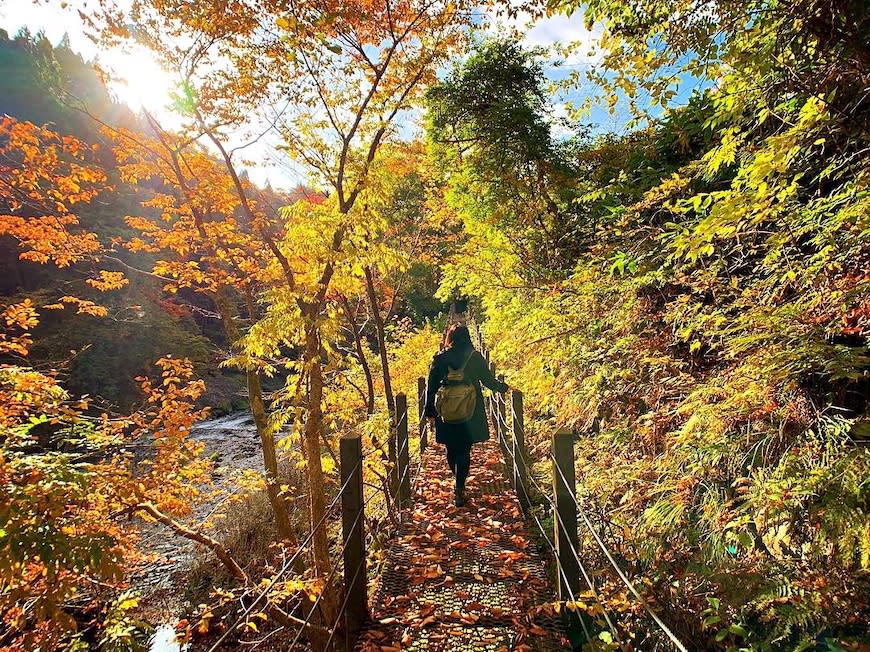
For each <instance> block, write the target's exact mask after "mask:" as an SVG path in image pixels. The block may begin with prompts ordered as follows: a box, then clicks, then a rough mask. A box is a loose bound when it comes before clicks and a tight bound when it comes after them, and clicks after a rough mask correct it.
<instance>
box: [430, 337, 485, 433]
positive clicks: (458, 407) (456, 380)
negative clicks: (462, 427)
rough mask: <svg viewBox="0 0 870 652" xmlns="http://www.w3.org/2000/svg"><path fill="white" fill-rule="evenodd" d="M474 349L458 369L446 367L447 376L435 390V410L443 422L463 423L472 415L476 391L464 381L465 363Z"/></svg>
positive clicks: (475, 401)
mask: <svg viewBox="0 0 870 652" xmlns="http://www.w3.org/2000/svg"><path fill="white" fill-rule="evenodd" d="M473 353H474V350H471V351H469V352H468V357H466V358H465V362H463V363H462V366H461V367H460V368H459V369H451V368H450V367H449V366H448V367H447V378H445V379H444V382H443V384H442V385H441V387H439V388H438V391H437V392H435V411H436V412H438V416H440V417H441V420H442V421H443V422H444V423H454V424H455V423H465V422H466V421H470V420H471V417H472V416H474V407H475V404H476V403H477V392H476V391H475V389H474V385H472V384H471V383H469V382H466V381H465V365H467V364H468V361H469V360H471V355H472V354H473Z"/></svg>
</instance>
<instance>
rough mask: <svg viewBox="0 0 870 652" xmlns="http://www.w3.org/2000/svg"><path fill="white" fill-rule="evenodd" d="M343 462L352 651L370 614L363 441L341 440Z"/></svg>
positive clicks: (347, 617)
mask: <svg viewBox="0 0 870 652" xmlns="http://www.w3.org/2000/svg"><path fill="white" fill-rule="evenodd" d="M339 446H340V448H339V457H340V466H341V486H342V487H344V490H343V491H342V492H341V531H342V536H343V538H344V544H345V545H344V590H345V595H346V597H347V609H346V610H345V613H344V627H345V632H346V639H345V649H346V650H347V651H348V652H350V651H351V650H353V648H354V646H355V645H356V639H357V636H358V635H359V632H360V630H361V629H362V626H363V624H364V623H365V621H366V618H368V596H367V595H366V583H367V582H368V577H367V574H366V549H365V531H364V527H365V515H364V513H363V506H364V501H363V476H362V441H361V440H360V437H359V436H358V435H357V436H355V437H342V438H341V440H340V444H339Z"/></svg>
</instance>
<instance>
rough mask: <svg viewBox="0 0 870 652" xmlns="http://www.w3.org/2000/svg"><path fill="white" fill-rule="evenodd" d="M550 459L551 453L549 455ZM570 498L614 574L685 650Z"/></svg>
mask: <svg viewBox="0 0 870 652" xmlns="http://www.w3.org/2000/svg"><path fill="white" fill-rule="evenodd" d="M550 458H551V459H552V455H551V456H550ZM553 462H554V465H553V466H554V468H555V469H556V470H557V471H558V472H559V475H560V476H561V478H562V482H564V483H565V484H566V485H567V480H566V479H565V475H564V474H563V473H562V469H560V468H559V465H558V464H555V460H553ZM572 499H573V501H574V504H575V505H576V507H577V513H578V514H579V515H580V516H581V517H582V519H583V523H584V524H585V525H586V527H587V529H588V530H589V532H590V533H591V534H592V537H593V538H594V539H595V542H596V543H597V544H598V547H599V548H601V552H603V553H604V556H605V557H607V560H608V561H609V562H610V565H611V566H613V570H615V571H616V574H617V575H619V578H620V579H621V580H622V582H623V584H625V586H626V588H627V589H628V590H629V591H630V592H631V594H632V595H633V596H634V597H635V598H637V600H638V601H639V602H640V603H641V604H642V605H643V607H644V609H646V611H647V613H648V614H649V615H650V617H651V618H652V619H653V620H654V621H655V623H656V625H658V626H659V628H660V629H661V630H662V632H664V634H665V635H666V636H667V637H668V638H669V639H670V640H671V642H672V643H673V644H674V645H675V646H676V647H677V649H678V650H680V652H687V649H686V646H685V645H683V643H682V642H681V641H680V639H678V638H677V637H676V636H675V635H674V633H673V632H672V631H671V630H670V629H669V628H668V626H667V625H665V623H664V622H663V621H662V619H661V618H660V617H659V615H658V614H657V613H656V612H655V611H654V610H653V608H652V607H650V606H649V603H648V602H647V601H646V599H644V597H643V596H642V595H641V594H640V593H639V592H638V590H637V589H636V588H635V586H634V584H632V583H631V581H630V580H629V579H628V577H627V576H626V575H625V573H623V571H622V569H621V568H620V567H619V565H618V564H617V563H616V560H615V559H614V558H613V555H612V554H610V550H608V549H607V546H606V545H604V542H603V541H602V540H601V537H600V536H598V533H597V532H596V531H595V528H594V527H593V526H592V522H591V521H590V520H589V518H588V517H587V516H586V512H585V511H584V510H583V508H582V507H581V506H580V503H579V502H578V500H577V496H574V495H572Z"/></svg>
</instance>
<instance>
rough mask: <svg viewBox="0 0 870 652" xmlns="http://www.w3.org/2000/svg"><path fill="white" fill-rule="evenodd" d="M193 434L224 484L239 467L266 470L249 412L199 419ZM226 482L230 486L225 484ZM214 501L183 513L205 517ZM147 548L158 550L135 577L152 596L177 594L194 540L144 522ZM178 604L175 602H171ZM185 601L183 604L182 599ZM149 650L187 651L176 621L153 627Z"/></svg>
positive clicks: (193, 553)
mask: <svg viewBox="0 0 870 652" xmlns="http://www.w3.org/2000/svg"><path fill="white" fill-rule="evenodd" d="M191 437H192V438H193V439H195V440H197V441H201V442H202V443H204V444H205V452H204V455H205V456H206V457H208V456H214V464H215V476H214V480H215V484H216V485H217V486H219V487H220V486H222V485H224V483H225V482H227V481H228V478H229V476H231V475H232V474H233V473H234V472H235V471H238V470H243V469H254V470H256V471H262V470H263V454H262V451H261V447H260V438H259V436H258V435H257V429H256V426H255V425H254V419H253V417H252V416H251V413H250V412H235V413H233V414H227V415H224V416H221V417H215V418H214V419H208V420H206V421H202V422H200V423H198V424H196V425H195V426H194V427H193V428H192V430H191ZM225 488H228V487H225ZM212 507H213V505H212V504H210V503H207V502H203V503H201V504H199V505H196V506H195V507H194V509H193V512H192V513H191V514H190V515H189V516H188V517H186V518H185V519H183V520H184V521H186V522H189V523H196V522H197V521H201V520H202V519H203V518H204V517H205V515H206V514H208V512H209V511H210V510H211V509H212ZM140 535H141V547H142V549H143V551H145V552H147V553H148V554H152V555H154V556H155V558H156V559H155V561H154V562H152V563H150V564H149V565H148V567H147V569H145V570H144V571H143V572H142V573H141V574H140V575H139V576H138V577H134V578H132V580H131V583H133V584H134V585H136V587H137V588H138V589H139V590H140V591H141V592H142V593H143V595H145V596H148V595H149V594H150V595H154V594H157V593H162V594H170V595H172V594H175V595H178V594H180V593H181V592H182V588H181V587H178V586H176V585H175V583H176V581H177V576H178V575H179V571H184V570H185V569H186V568H187V567H189V566H190V564H191V563H192V562H193V561H194V559H195V558H196V549H195V544H194V543H193V542H191V541H188V540H187V539H183V538H181V537H178V536H173V535H172V533H171V532H169V531H168V530H167V529H166V527H164V526H163V525H160V524H158V523H143V524H142V525H141V527H140ZM167 606H168V607H169V610H170V611H172V610H174V609H173V607H174V606H175V605H167ZM180 606H181V607H183V605H180ZM149 650H150V652H183V648H182V646H181V645H180V644H179V643H178V642H177V641H176V640H175V627H174V626H173V625H172V624H169V623H165V624H162V625H160V626H159V627H158V628H157V630H156V631H155V633H154V635H153V636H152V638H151V641H150V647H149Z"/></svg>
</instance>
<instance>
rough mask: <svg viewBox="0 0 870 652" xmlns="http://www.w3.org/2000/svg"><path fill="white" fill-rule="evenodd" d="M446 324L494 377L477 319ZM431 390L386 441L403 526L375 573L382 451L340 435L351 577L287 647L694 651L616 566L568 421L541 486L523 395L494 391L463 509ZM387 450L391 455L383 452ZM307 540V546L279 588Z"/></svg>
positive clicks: (304, 621)
mask: <svg viewBox="0 0 870 652" xmlns="http://www.w3.org/2000/svg"><path fill="white" fill-rule="evenodd" d="M449 320H450V321H451V322H454V321H461V322H463V323H466V324H467V326H468V327H469V330H470V331H471V333H472V338H473V339H474V340H475V346H476V348H477V349H478V351H480V352H481V354H482V355H483V356H484V357H485V358H486V360H487V362H488V363H489V364H490V370H491V371H492V373H493V375H496V370H495V366H494V364H492V363H490V362H489V352H488V350H487V347H486V343H485V342H484V341H483V338H482V337H481V333H480V329H479V327H478V325H477V324H476V323H475V321H474V319H473V318H472V317H471V316H470V315H466V314H464V313H459V314H457V313H456V312H455V311H454V310H453V309H452V308H451V313H450V315H449ZM500 378H501V377H500ZM502 380H503V378H502ZM425 392H426V386H425V379H423V378H419V379H418V382H417V397H416V398H417V400H416V404H417V406H416V407H417V428H416V431H417V432H416V433H415V434H416V437H415V440H416V441H414V445H413V446H412V442H411V438H410V437H409V428H408V424H409V416H408V414H409V411H408V401H407V397H406V396H405V394H398V395H397V396H396V429H395V438H394V439H391V441H389V442H387V443H388V445H389V451H390V454H389V458H390V459H395V460H396V462H397V463H396V465H395V467H394V468H393V469H392V473H391V477H390V486H391V487H392V493H393V496H392V502H393V505H392V507H393V508H396V511H397V513H398V515H399V523H398V526H397V528H396V531H395V534H394V536H392V537H391V538H390V542H389V544H388V547H387V549H386V556H385V558H384V559H383V560H382V561H381V563H380V564H379V566H380V569H381V571H380V574H379V576H378V577H377V578H376V579H375V580H374V582H372V581H371V580H372V578H370V576H369V575H370V573H369V571H370V565H369V552H370V551H369V546H370V545H371V543H372V542H373V541H374V540H375V538H376V537H375V535H376V534H377V533H372V532H366V523H367V520H366V512H367V509H371V508H372V507H375V506H374V505H370V503H371V502H372V500H374V499H376V497H381V496H383V495H384V492H378V491H374V492H368V494H367V492H366V491H365V487H364V483H363V467H364V465H365V463H366V461H367V455H370V454H372V453H371V452H367V453H365V454H364V452H363V450H362V442H361V440H360V438H359V437H358V436H356V437H346V438H342V440H341V447H340V467H341V486H340V488H339V491H338V492H337V494H336V496H335V498H334V499H333V501H332V503H331V504H330V505H329V506H328V508H327V513H334V510H335V509H340V510H341V546H340V551H339V553H338V558H337V559H336V560H335V563H333V565H332V574H331V575H330V577H328V578H327V579H326V581H327V583H334V582H335V581H337V580H338V579H339V574H343V590H342V592H341V596H340V598H341V599H340V605H338V608H337V610H336V611H335V616H334V618H333V620H332V622H331V623H330V624H328V625H326V626H324V624H323V623H322V618H318V617H317V615H318V614H319V613H321V600H322V599H323V596H324V595H325V594H321V595H320V596H319V597H318V598H317V599H316V600H314V602H313V604H311V605H310V607H308V608H306V609H305V612H304V613H303V614H302V615H303V616H304V618H300V617H298V616H296V615H290V614H284V615H285V616H286V618H287V621H288V625H293V626H294V628H295V630H296V636H295V638H293V640H292V642H291V643H290V644H289V646H287V645H282V649H284V650H305V649H310V647H309V645H310V644H311V643H314V647H315V648H316V649H328V650H338V649H340V650H344V651H345V652H400V651H408V652H414V651H421V652H422V651H424V650H431V651H433V652H465V651H469V652H471V651H473V652H512V651H516V652H550V651H557V650H572V649H574V650H580V649H581V648H582V647H583V646H584V645H585V644H587V643H594V646H595V647H594V649H623V650H629V649H640V650H676V651H678V652H687V648H686V647H685V645H684V644H683V643H682V642H681V641H680V638H679V637H678V636H677V635H676V634H675V633H674V632H673V631H672V630H671V629H670V628H669V627H668V625H667V624H666V623H665V621H664V619H663V618H662V616H661V615H660V614H659V613H658V612H657V611H656V609H654V608H653V606H652V605H651V604H650V603H649V602H648V601H647V600H646V599H645V598H644V596H643V594H642V593H641V591H640V590H638V588H637V587H636V586H635V584H634V583H633V582H632V580H631V579H630V577H629V573H628V572H626V570H625V569H623V568H622V567H621V566H620V564H619V562H618V561H617V560H616V558H615V557H614V555H613V554H612V553H611V551H610V550H609V548H608V546H607V544H606V542H605V539H604V537H603V536H602V534H601V533H600V532H599V531H598V530H597V529H596V526H595V524H594V523H593V519H591V518H590V517H589V515H588V514H587V512H586V510H585V509H584V507H583V504H582V500H579V499H578V495H577V481H576V478H575V471H574V469H575V463H574V441H575V438H576V436H577V435H576V433H575V432H573V431H571V430H559V431H557V432H555V433H554V434H553V435H552V436H551V446H550V450H549V452H548V453H547V457H548V460H546V461H548V462H549V466H550V469H551V473H550V478H549V480H550V483H551V484H550V486H549V487H546V486H543V484H548V483H546V482H544V483H543V484H542V481H541V480H540V479H539V478H538V477H536V474H535V473H533V472H532V462H533V460H532V458H531V456H530V455H529V452H528V450H527V448H526V441H525V435H526V433H525V417H524V407H523V395H522V393H521V392H520V391H517V390H510V392H509V394H508V395H507V396H505V395H500V394H491V395H489V396H488V397H486V399H485V402H486V412H487V415H488V418H489V420H490V424H491V427H492V430H493V431H494V433H495V437H493V438H491V439H490V440H489V441H488V442H486V443H485V444H482V445H477V446H475V447H474V449H473V452H472V456H473V457H472V467H471V468H472V471H471V474H470V476H469V479H468V483H467V486H466V489H467V497H468V499H469V501H468V504H467V505H465V506H463V507H456V506H455V505H454V504H453V477H452V475H451V473H450V471H449V470H448V468H447V464H446V460H445V459H444V453H443V451H442V450H441V448H440V447H437V448H435V447H430V446H429V445H428V441H427V434H428V433H427V428H426V423H425V421H426V420H425V417H424V414H423V407H424V403H425ZM376 452H377V451H376ZM412 452H413V453H414V455H413V456H412V454H411V453H412ZM380 454H381V455H383V456H384V457H385V458H387V454H386V453H385V452H384V451H380ZM539 467H540V465H539ZM387 493H389V492H387ZM387 507H388V508H389V507H390V506H387ZM321 525H323V523H320V524H317V525H315V526H314V528H312V532H314V531H315V530H316V529H317V528H318V527H320V526H321ZM581 531H584V532H585V533H586V537H585V538H586V540H587V541H588V540H590V539H591V541H592V542H593V543H594V547H595V549H594V553H595V555H596V557H597V558H598V559H599V560H605V563H606V564H608V565H609V567H610V568H609V570H610V571H612V572H610V573H609V575H610V576H611V577H612V578H615V579H616V581H618V582H621V583H622V584H623V585H624V591H625V595H626V596H628V599H629V600H631V601H633V606H634V608H636V610H638V611H639V610H643V611H645V612H646V615H647V616H648V617H649V619H650V621H651V623H653V624H654V631H655V637H654V638H652V639H649V640H645V641H626V640H624V638H625V635H624V633H622V632H621V631H620V628H619V626H618V622H617V621H616V619H615V617H614V615H613V614H611V613H609V611H608V608H607V607H606V604H605V601H604V600H603V598H602V596H601V594H600V591H599V589H600V586H599V584H600V579H599V581H598V582H596V575H599V573H595V572H593V571H592V570H591V569H590V568H588V567H587V565H588V564H586V563H584V555H583V553H582V552H581V547H580V536H579V534H580V532H581ZM311 536H312V535H309V539H310V538H311ZM307 544H308V540H306V541H303V542H301V544H300V546H299V549H298V550H297V552H296V554H294V555H293V556H291V557H290V558H289V559H288V560H286V562H285V563H284V565H283V567H282V568H281V569H280V570H279V573H278V574H277V575H276V576H275V579H273V580H272V582H273V583H274V582H276V581H277V578H281V577H283V576H284V575H285V574H286V571H289V569H290V568H291V567H292V566H293V564H294V563H295V562H296V561H297V558H298V556H299V555H300V554H301V553H302V552H303V551H304V550H305V548H306V546H307ZM370 588H372V589H373V590H370ZM271 589H272V586H266V587H264V588H263V589H262V591H261V592H260V593H259V596H258V597H257V598H256V599H255V600H253V601H252V602H251V603H250V604H249V605H248V607H247V608H246V609H245V613H244V614H243V615H242V617H240V618H239V620H238V623H237V624H240V623H241V622H243V621H244V620H245V619H246V618H247V617H248V616H249V614H250V613H252V612H254V610H255V609H260V608H262V606H263V604H264V603H265V602H268V597H267V596H268V593H269V591H270V590H271ZM233 629H235V626H233V627H231V628H229V629H228V630H227V631H226V632H225V634H224V636H223V637H221V638H220V639H219V640H218V641H217V642H216V643H215V644H214V645H213V646H212V647H211V650H210V652H214V651H216V650H218V649H219V646H220V644H221V642H222V641H223V640H224V638H225V637H226V636H227V635H229V633H230V632H231V631H232V630H233ZM602 645H603V646H604V647H602Z"/></svg>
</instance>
